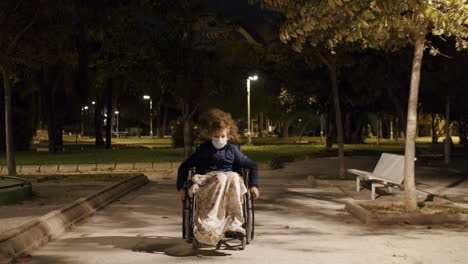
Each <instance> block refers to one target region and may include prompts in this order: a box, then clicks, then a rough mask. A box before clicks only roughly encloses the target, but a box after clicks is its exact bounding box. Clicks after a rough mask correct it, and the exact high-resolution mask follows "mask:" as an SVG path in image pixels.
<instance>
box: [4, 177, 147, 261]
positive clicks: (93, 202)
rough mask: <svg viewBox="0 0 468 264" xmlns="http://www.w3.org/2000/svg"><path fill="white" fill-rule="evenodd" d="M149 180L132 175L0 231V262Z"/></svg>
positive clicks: (30, 247) (19, 253)
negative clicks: (30, 219) (35, 217)
mask: <svg viewBox="0 0 468 264" xmlns="http://www.w3.org/2000/svg"><path fill="white" fill-rule="evenodd" d="M148 182H149V179H148V178H147V177H146V176H145V175H143V174H139V175H134V176H132V177H129V178H127V179H125V180H122V181H120V182H118V183H115V184H113V185H111V186H108V187H106V188H104V189H102V190H100V191H98V192H96V193H94V194H91V195H89V196H87V197H85V198H80V199H78V200H76V201H74V202H71V203H69V204H66V205H65V206H63V207H61V208H60V209H57V210H54V211H51V212H49V213H47V214H45V215H43V216H41V217H38V218H37V219H34V220H32V221H30V222H27V223H25V224H23V225H21V226H19V227H17V228H14V229H11V230H9V231H7V232H4V233H1V234H0V264H8V263H11V261H12V260H13V259H14V258H16V257H18V256H21V255H22V254H23V253H26V252H29V251H32V250H34V249H36V248H39V247H41V246H42V245H44V244H46V243H47V242H48V241H50V240H53V239H55V238H57V237H59V236H60V235H61V234H63V233H64V232H65V231H66V230H67V228H69V227H70V226H73V225H74V224H75V223H77V222H79V221H81V220H83V219H85V218H87V217H90V216H92V215H93V214H95V213H96V211H98V210H99V209H101V208H103V207H104V206H106V205H108V204H109V203H111V202H112V201H114V200H115V199H117V198H119V197H121V196H123V195H125V194H127V193H128V192H130V191H132V190H134V189H136V188H138V187H141V186H143V185H145V184H146V183H148Z"/></svg>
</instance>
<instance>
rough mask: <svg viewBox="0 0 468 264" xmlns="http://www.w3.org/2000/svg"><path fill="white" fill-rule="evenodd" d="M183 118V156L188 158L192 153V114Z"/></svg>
mask: <svg viewBox="0 0 468 264" xmlns="http://www.w3.org/2000/svg"><path fill="white" fill-rule="evenodd" d="M184 120H185V122H184V156H185V158H188V157H189V156H190V154H192V133H191V126H192V116H191V115H187V116H185V118H184Z"/></svg>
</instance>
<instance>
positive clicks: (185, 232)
mask: <svg viewBox="0 0 468 264" xmlns="http://www.w3.org/2000/svg"><path fill="white" fill-rule="evenodd" d="M235 171H236V172H237V173H239V175H241V177H242V179H243V180H244V184H245V187H246V188H247V190H248V191H247V193H245V194H244V199H243V204H242V214H243V216H244V223H243V224H242V227H243V228H244V229H245V231H246V232H245V235H244V234H243V233H241V232H230V231H229V232H225V234H224V238H228V239H239V240H240V241H241V243H242V244H241V245H242V250H244V249H245V248H246V245H247V244H250V243H251V242H252V240H253V238H254V231H255V225H254V222H255V210H254V200H253V195H252V194H251V193H250V189H249V175H250V171H249V169H247V168H239V169H236V170H235ZM193 175H195V168H191V170H190V175H189V178H188V179H187V182H186V184H185V188H184V189H185V200H184V201H182V205H183V206H182V216H183V221H182V238H183V239H184V240H185V241H187V242H188V243H192V246H193V248H194V249H198V248H199V247H200V245H199V244H198V243H197V242H196V240H195V239H194V236H193V227H194V220H195V216H194V209H195V208H196V204H195V196H196V194H194V196H193V198H192V197H190V195H189V194H188V190H189V188H190V187H191V186H192V184H193V182H192V177H193ZM218 245H219V244H218Z"/></svg>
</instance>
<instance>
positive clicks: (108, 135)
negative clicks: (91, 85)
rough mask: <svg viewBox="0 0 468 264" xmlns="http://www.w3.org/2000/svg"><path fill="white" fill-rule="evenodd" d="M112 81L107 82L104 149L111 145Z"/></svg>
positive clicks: (112, 114)
mask: <svg viewBox="0 0 468 264" xmlns="http://www.w3.org/2000/svg"><path fill="white" fill-rule="evenodd" d="M113 89H114V88H113V80H112V78H109V80H107V93H106V97H107V106H106V109H107V118H106V148H107V149H109V148H111V145H112V119H113V117H114V111H113V109H112V99H113Z"/></svg>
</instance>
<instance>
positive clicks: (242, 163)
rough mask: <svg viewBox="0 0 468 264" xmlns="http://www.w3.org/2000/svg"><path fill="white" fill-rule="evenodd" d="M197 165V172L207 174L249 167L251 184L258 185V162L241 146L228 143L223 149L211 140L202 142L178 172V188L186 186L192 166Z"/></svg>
mask: <svg viewBox="0 0 468 264" xmlns="http://www.w3.org/2000/svg"><path fill="white" fill-rule="evenodd" d="M192 167H195V168H196V171H195V173H197V174H206V173H207V172H210V171H236V170H237V168H239V167H243V168H249V169H250V180H249V186H250V187H253V186H256V187H258V169H257V164H255V162H253V161H252V160H251V159H249V158H248V157H247V156H245V155H244V153H242V152H241V151H240V150H239V147H238V146H236V145H234V144H231V143H229V142H228V143H227V144H226V146H224V147H223V148H221V149H216V148H215V147H214V146H213V144H212V143H211V140H210V141H206V142H205V143H203V144H201V145H200V146H199V147H198V149H197V151H195V152H194V153H193V154H192V155H191V156H190V157H189V158H188V159H187V160H186V161H184V162H183V163H182V164H181V165H180V167H179V170H178V172H177V190H180V189H182V188H184V187H185V184H186V181H187V178H188V173H189V170H190V168H192Z"/></svg>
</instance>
